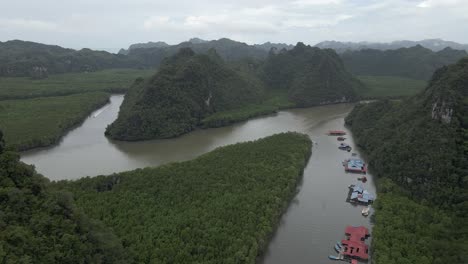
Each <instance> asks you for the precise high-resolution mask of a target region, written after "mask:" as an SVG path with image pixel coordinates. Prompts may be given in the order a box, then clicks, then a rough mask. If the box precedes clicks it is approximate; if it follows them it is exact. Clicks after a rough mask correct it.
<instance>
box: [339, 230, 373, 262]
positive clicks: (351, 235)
mask: <svg viewBox="0 0 468 264" xmlns="http://www.w3.org/2000/svg"><path fill="white" fill-rule="evenodd" d="M345 235H346V236H347V239H343V240H341V244H342V245H343V250H342V252H341V253H340V255H343V256H344V257H345V258H349V259H360V260H368V259H369V246H368V245H366V243H365V242H364V241H365V240H366V239H367V238H368V237H370V233H369V230H368V229H367V228H366V227H364V226H347V227H346V229H345Z"/></svg>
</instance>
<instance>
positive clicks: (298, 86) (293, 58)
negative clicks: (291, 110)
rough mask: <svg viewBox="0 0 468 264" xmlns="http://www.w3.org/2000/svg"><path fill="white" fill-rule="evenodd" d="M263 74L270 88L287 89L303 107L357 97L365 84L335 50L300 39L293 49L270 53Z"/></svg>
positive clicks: (290, 97)
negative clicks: (348, 67) (348, 69)
mask: <svg viewBox="0 0 468 264" xmlns="http://www.w3.org/2000/svg"><path fill="white" fill-rule="evenodd" d="M262 77H263V79H264V80H265V84H266V86H267V87H268V88H271V89H276V90H283V91H287V93H288V95H289V99H290V100H291V101H293V102H294V103H295V104H296V105H297V106H300V107H305V106H314V105H321V104H327V103H337V102H350V101H354V100H356V99H357V95H356V92H355V90H357V89H359V88H360V86H362V84H361V83H360V82H359V81H358V80H357V79H355V78H354V77H353V76H352V75H351V74H349V73H348V72H347V71H346V69H345V68H344V66H343V63H342V62H341V59H340V57H339V56H338V55H337V54H336V53H335V52H334V51H333V50H321V49H319V48H312V47H310V46H306V45H304V44H303V43H300V42H299V43H298V44H297V45H296V46H295V47H294V48H293V49H292V50H289V51H283V52H280V53H279V54H274V53H270V56H269V57H268V59H267V60H266V62H265V65H264V66H263V74H262Z"/></svg>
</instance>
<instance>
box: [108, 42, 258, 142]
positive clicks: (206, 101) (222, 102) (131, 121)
mask: <svg viewBox="0 0 468 264" xmlns="http://www.w3.org/2000/svg"><path fill="white" fill-rule="evenodd" d="M264 92H265V91H264V87H263V86H262V84H261V83H260V81H259V80H258V79H257V78H254V77H253V76H251V74H249V73H248V72H239V71H237V70H235V69H234V68H232V67H229V65H228V64H227V63H225V62H224V61H223V60H222V59H221V58H220V57H219V56H218V54H217V53H216V51H214V50H211V51H210V52H209V53H208V54H195V53H194V52H193V51H192V50H191V49H188V48H184V49H181V50H180V51H179V53H177V54H176V55H175V56H173V57H170V58H168V59H166V60H165V62H164V64H163V65H162V66H161V67H160V68H159V70H158V72H157V73H156V74H155V75H154V76H152V77H151V78H148V79H146V80H143V79H138V80H137V81H136V82H135V84H134V85H133V87H132V88H130V90H129V92H128V93H127V95H126V97H125V99H124V102H123V103H122V106H121V109H120V112H119V116H118V118H117V120H116V121H115V122H114V123H112V124H111V125H110V126H109V127H108V128H107V130H106V134H107V135H109V136H111V137H112V138H115V139H120V140H141V139H151V138H169V137H174V136H177V135H180V134H183V133H187V132H189V131H191V130H193V129H194V128H195V127H196V126H197V125H198V124H199V123H200V121H201V120H202V119H203V118H204V117H206V116H208V115H209V114H211V113H214V112H217V111H224V110H229V109H233V108H236V107H240V106H243V105H246V104H249V103H255V102H260V100H261V99H262V98H263V94H264Z"/></svg>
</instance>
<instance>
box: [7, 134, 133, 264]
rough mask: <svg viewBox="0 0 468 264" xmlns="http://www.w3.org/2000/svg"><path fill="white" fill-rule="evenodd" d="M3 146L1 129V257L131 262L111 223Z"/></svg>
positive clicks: (31, 260) (33, 260)
mask: <svg viewBox="0 0 468 264" xmlns="http://www.w3.org/2000/svg"><path fill="white" fill-rule="evenodd" d="M3 147H4V141H3V138H2V133H0V262H2V263H128V260H129V259H128V257H127V255H126V254H127V253H126V252H125V251H124V250H123V247H122V243H121V242H120V240H119V239H118V238H117V237H116V236H115V235H113V234H112V232H111V231H110V230H109V229H108V228H106V227H104V226H103V225H102V223H100V222H97V221H95V220H92V219H90V218H88V217H87V216H86V215H85V214H84V213H83V212H82V211H81V210H80V209H78V208H77V207H76V205H75V203H74V201H73V199H72V197H71V195H70V193H67V192H63V191H53V190H50V188H49V187H50V183H49V182H48V180H47V179H46V178H44V177H43V176H41V175H39V174H37V173H36V172H35V170H34V168H33V167H32V166H28V165H26V164H24V163H22V162H20V161H19V155H18V154H17V153H14V152H11V151H8V150H5V149H4V148H3Z"/></svg>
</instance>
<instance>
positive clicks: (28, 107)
mask: <svg viewBox="0 0 468 264" xmlns="http://www.w3.org/2000/svg"><path fill="white" fill-rule="evenodd" d="M109 97H110V94H108V93H103V92H91V93H82V94H74V95H68V96H56V97H39V98H32V99H23V100H5V101H0V128H1V129H2V131H3V133H4V135H5V139H6V142H7V144H8V147H11V148H13V149H15V150H18V151H25V150H30V149H33V148H40V147H46V146H51V145H54V144H56V143H58V142H59V141H60V139H61V138H62V137H63V136H64V135H65V134H67V133H68V132H69V131H71V130H73V129H74V128H76V127H77V126H79V125H81V124H82V123H83V122H84V120H85V119H86V117H87V116H89V115H90V114H91V113H92V112H93V111H95V110H96V109H98V108H100V107H103V106H104V105H106V104H108V103H109Z"/></svg>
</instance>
